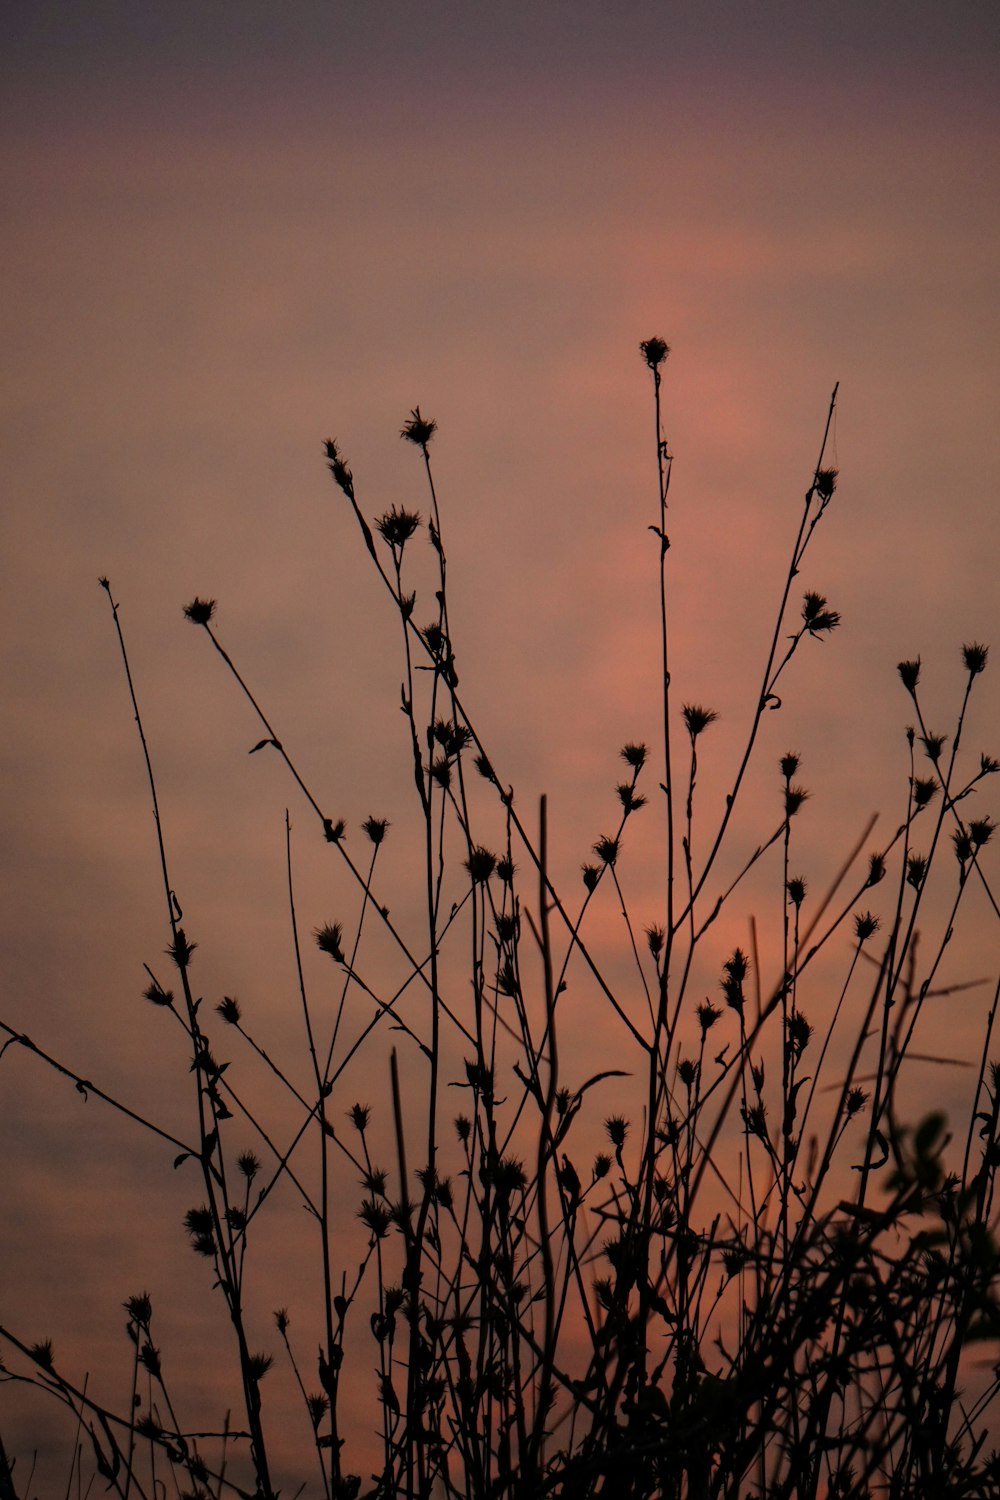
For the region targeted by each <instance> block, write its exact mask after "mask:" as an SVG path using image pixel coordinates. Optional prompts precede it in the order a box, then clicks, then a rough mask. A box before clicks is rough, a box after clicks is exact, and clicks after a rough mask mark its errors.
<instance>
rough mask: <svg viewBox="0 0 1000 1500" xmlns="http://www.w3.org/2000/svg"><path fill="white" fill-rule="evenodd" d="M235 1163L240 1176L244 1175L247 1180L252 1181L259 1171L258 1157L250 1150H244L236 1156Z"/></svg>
mask: <svg viewBox="0 0 1000 1500" xmlns="http://www.w3.org/2000/svg"><path fill="white" fill-rule="evenodd" d="M236 1165H237V1167H238V1168H239V1170H240V1174H241V1176H243V1177H245V1178H246V1180H247V1182H253V1180H254V1178H255V1177H256V1176H257V1173H258V1172H259V1171H260V1157H259V1156H255V1155H254V1153H253V1152H252V1151H244V1152H243V1153H242V1154H241V1155H240V1156H238V1157H237V1158H236Z"/></svg>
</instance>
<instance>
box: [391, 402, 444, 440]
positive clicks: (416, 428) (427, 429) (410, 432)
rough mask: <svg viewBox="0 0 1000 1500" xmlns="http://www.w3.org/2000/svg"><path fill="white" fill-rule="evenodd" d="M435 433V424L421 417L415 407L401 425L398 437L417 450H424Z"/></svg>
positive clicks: (417, 407) (418, 408)
mask: <svg viewBox="0 0 1000 1500" xmlns="http://www.w3.org/2000/svg"><path fill="white" fill-rule="evenodd" d="M435 432H437V423H436V422H432V421H431V420H430V419H429V418H427V417H422V416H421V415H420V407H419V406H415V407H414V408H413V410H412V411H411V412H410V415H409V417H408V418H407V420H406V421H405V422H404V423H403V427H402V430H401V432H400V434H399V435H400V437H401V438H405V440H406V441H407V442H408V443H414V444H415V445H416V446H417V447H418V448H426V447H427V444H428V443H429V442H430V440H431V438H432V437H433V436H434V434H435Z"/></svg>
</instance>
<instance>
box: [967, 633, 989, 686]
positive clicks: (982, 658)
mask: <svg viewBox="0 0 1000 1500" xmlns="http://www.w3.org/2000/svg"><path fill="white" fill-rule="evenodd" d="M989 654H990V648H989V647H988V646H984V645H982V644H981V642H979V641H972V642H971V644H970V645H968V646H963V647H962V660H963V661H964V662H965V667H966V671H967V672H968V674H969V676H970V677H976V676H978V674H979V673H980V672H982V671H984V670H985V668H986V658H987V657H988V656H989Z"/></svg>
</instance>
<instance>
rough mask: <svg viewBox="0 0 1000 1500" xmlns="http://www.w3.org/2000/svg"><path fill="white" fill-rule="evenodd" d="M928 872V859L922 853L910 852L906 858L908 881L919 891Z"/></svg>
mask: <svg viewBox="0 0 1000 1500" xmlns="http://www.w3.org/2000/svg"><path fill="white" fill-rule="evenodd" d="M926 874H927V861H926V859H925V858H924V856H923V855H922V854H910V855H908V856H907V859H906V881H907V884H908V885H912V887H913V889H914V890H915V891H919V889H920V887H921V885H922V884H923V881H924V876H925V875H926Z"/></svg>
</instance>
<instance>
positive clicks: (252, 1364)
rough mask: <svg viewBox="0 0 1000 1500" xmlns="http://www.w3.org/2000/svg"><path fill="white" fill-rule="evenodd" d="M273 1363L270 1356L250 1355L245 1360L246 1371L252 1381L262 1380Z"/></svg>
mask: <svg viewBox="0 0 1000 1500" xmlns="http://www.w3.org/2000/svg"><path fill="white" fill-rule="evenodd" d="M273 1363H274V1361H273V1359H272V1358H271V1356H270V1354H251V1355H250V1356H249V1358H248V1359H247V1369H248V1370H249V1372H250V1374H251V1376H252V1377H253V1379H254V1380H263V1379H264V1376H265V1375H266V1374H267V1372H268V1370H269V1369H270V1368H271V1366H272V1364H273Z"/></svg>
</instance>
